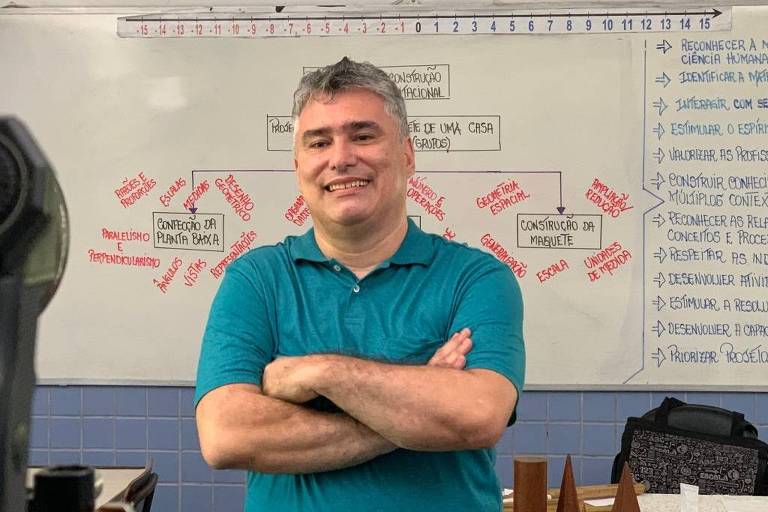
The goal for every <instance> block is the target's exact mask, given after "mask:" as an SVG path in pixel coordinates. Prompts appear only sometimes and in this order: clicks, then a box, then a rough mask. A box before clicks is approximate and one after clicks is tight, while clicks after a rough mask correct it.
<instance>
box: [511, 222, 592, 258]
mask: <svg viewBox="0 0 768 512" xmlns="http://www.w3.org/2000/svg"><path fill="white" fill-rule="evenodd" d="M602 243H603V216H602V215H588V214H572V215H550V214H548V213H539V214H526V213H518V214H517V246H518V247H525V248H535V249H591V250H597V249H601V248H602Z"/></svg>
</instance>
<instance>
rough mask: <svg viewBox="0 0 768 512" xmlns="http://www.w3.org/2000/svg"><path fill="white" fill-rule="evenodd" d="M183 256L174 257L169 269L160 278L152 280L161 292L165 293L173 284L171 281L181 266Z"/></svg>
mask: <svg viewBox="0 0 768 512" xmlns="http://www.w3.org/2000/svg"><path fill="white" fill-rule="evenodd" d="M181 264H182V261H181V258H178V257H177V258H173V261H172V262H171V265H170V266H169V267H168V270H166V271H165V272H163V275H162V276H161V277H160V279H153V280H152V282H153V283H155V286H157V287H158V288H159V289H160V291H161V292H163V293H165V292H167V291H168V286H169V285H170V284H171V281H173V278H174V277H175V276H176V273H177V272H178V271H179V269H180V268H181Z"/></svg>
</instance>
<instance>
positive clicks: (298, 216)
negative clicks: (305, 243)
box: [283, 195, 309, 226]
mask: <svg viewBox="0 0 768 512" xmlns="http://www.w3.org/2000/svg"><path fill="white" fill-rule="evenodd" d="M283 216H284V217H285V218H286V220H288V221H289V222H293V223H294V224H296V225H297V226H303V225H304V223H305V222H306V221H307V219H308V218H309V208H308V207H307V203H306V201H304V196H302V195H298V196H296V199H294V200H293V204H292V205H291V207H290V208H288V210H287V211H286V212H285V214H284V215H283Z"/></svg>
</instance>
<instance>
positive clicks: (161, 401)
mask: <svg viewBox="0 0 768 512" xmlns="http://www.w3.org/2000/svg"><path fill="white" fill-rule="evenodd" d="M179 394H180V393H179V388H150V389H149V391H148V404H147V409H148V411H149V415H150V416H152V417H172V418H177V417H178V416H179Z"/></svg>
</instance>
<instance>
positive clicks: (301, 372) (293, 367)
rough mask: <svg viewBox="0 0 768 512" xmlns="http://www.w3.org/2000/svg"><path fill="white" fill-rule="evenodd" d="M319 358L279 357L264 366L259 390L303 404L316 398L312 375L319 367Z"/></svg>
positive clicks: (270, 395)
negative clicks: (311, 385)
mask: <svg viewBox="0 0 768 512" xmlns="http://www.w3.org/2000/svg"><path fill="white" fill-rule="evenodd" d="M319 362H320V361H319V358H317V357H313V356H311V355H309V356H298V357H280V358H278V359H275V360H274V361H272V362H271V363H269V364H268V365H267V366H266V367H265V368H264V375H263V376H262V384H261V390H262V392H263V393H264V394H265V395H267V396H269V397H272V398H279V399H280V400H284V401H286V402H291V403H294V404H303V403H304V402H308V401H310V400H312V399H314V398H317V396H318V395H317V393H315V392H314V391H313V390H312V388H311V387H310V386H309V385H308V383H309V382H312V380H311V379H312V376H313V375H314V373H315V372H316V371H318V369H319Z"/></svg>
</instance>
